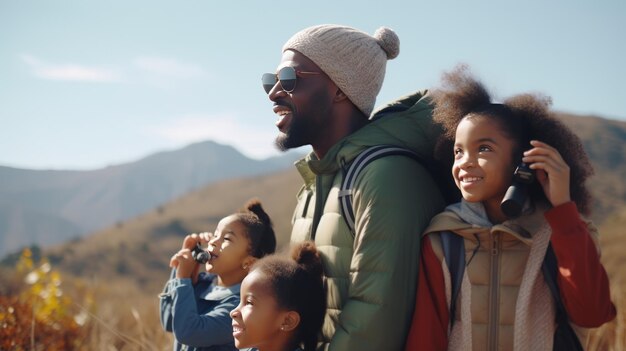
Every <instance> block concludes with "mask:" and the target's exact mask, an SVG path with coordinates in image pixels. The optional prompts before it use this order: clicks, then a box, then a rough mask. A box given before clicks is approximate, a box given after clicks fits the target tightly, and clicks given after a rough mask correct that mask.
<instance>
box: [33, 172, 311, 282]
mask: <svg viewBox="0 0 626 351" xmlns="http://www.w3.org/2000/svg"><path fill="white" fill-rule="evenodd" d="M301 183H302V179H301V178H300V176H299V174H298V173H297V171H296V170H295V169H289V170H285V171H281V172H278V173H272V174H268V175H263V176H259V177H254V178H239V179H233V180H227V181H221V182H217V183H214V184H211V185H209V186H206V187H203V188H201V189H199V190H196V191H194V192H192V193H189V194H187V195H184V196H182V197H180V198H177V199H175V200H174V201H172V202H170V203H168V204H166V205H163V206H159V207H158V208H156V209H154V210H153V211H150V212H147V213H144V214H143V215H141V216H138V217H135V218H133V219H131V220H128V221H126V222H120V223H118V224H117V225H114V226H111V227H109V228H107V229H105V230H102V231H99V232H97V233H95V234H94V235H91V236H89V237H87V238H84V239H80V240H75V241H72V242H70V243H66V244H63V245H59V246H57V247H53V248H50V249H48V250H46V251H45V254H46V256H48V257H49V258H50V260H51V263H52V264H53V265H55V266H57V267H59V268H61V269H62V270H63V271H66V272H71V273H72V274H73V275H76V276H82V277H90V279H91V280H95V281H98V282H102V281H109V280H111V279H122V280H130V281H133V282H134V283H138V284H140V286H142V289H144V291H146V292H156V291H158V290H159V289H160V288H161V287H162V286H161V284H162V283H163V281H164V280H163V279H165V277H166V276H167V270H168V268H167V264H168V262H169V258H170V257H171V255H173V254H174V253H175V252H176V251H178V250H179V249H180V245H181V242H182V238H183V237H184V236H185V235H187V234H189V233H194V232H202V231H213V230H214V229H215V227H216V226H217V222H218V221H219V220H220V219H221V218H223V217H224V216H226V215H228V214H231V213H233V212H235V211H236V210H237V209H239V208H241V207H242V206H243V204H244V203H245V202H246V201H247V200H248V199H250V198H251V197H258V198H260V199H261V201H262V204H263V206H264V208H265V209H266V211H267V212H268V213H269V215H270V216H271V218H272V220H273V222H274V228H275V231H276V234H277V239H278V242H279V244H280V245H283V244H285V243H287V242H288V240H289V239H288V238H289V233H290V230H291V229H290V228H291V223H290V221H291V215H292V211H293V208H294V206H295V204H296V193H297V191H298V189H299V187H300V186H301Z"/></svg>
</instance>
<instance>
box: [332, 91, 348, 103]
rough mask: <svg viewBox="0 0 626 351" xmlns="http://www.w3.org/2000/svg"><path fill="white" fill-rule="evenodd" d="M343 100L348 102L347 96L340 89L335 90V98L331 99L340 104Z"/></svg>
mask: <svg viewBox="0 0 626 351" xmlns="http://www.w3.org/2000/svg"><path fill="white" fill-rule="evenodd" d="M344 100H348V96H347V95H346V93H344V92H343V91H342V90H341V89H339V88H337V92H336V93H335V98H334V99H333V101H334V102H340V101H344Z"/></svg>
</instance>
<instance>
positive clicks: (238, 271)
mask: <svg viewBox="0 0 626 351" xmlns="http://www.w3.org/2000/svg"><path fill="white" fill-rule="evenodd" d="M206 243H208V244H209V246H208V249H207V251H208V253H210V259H209V260H208V261H207V263H206V264H205V265H204V267H205V268H206V272H200V269H201V267H202V265H201V264H200V263H198V262H197V261H195V260H194V258H193V257H192V250H193V248H194V247H196V245H198V244H206ZM275 247H276V238H275V235H274V230H273V229H272V223H271V221H270V218H269V216H268V215H267V213H265V211H264V210H263V207H262V206H261V203H260V202H259V201H258V200H252V201H250V202H248V204H247V205H246V207H245V209H244V210H243V211H241V212H239V213H235V214H232V215H230V216H227V217H225V218H223V219H222V220H221V221H220V222H219V224H218V225H217V229H216V230H215V233H213V234H209V233H202V234H200V235H198V234H191V235H188V236H187V237H185V239H184V240H183V246H182V249H181V250H180V251H179V252H178V253H176V254H175V255H174V256H173V257H172V259H171V260H170V266H171V267H172V268H174V269H173V270H172V276H171V278H170V280H169V281H168V282H167V284H166V285H165V289H164V291H163V293H162V294H161V295H160V299H161V301H160V305H161V325H162V326H163V328H164V329H165V330H166V331H169V332H172V333H173V334H174V337H175V341H174V350H181V349H184V350H212V351H215V350H229V351H230V350H237V349H236V348H235V346H234V341H233V335H232V333H233V330H232V326H231V319H230V315H229V313H230V311H231V310H232V309H233V308H235V306H237V304H239V290H240V286H241V281H242V280H243V278H244V277H245V276H246V275H247V274H248V270H249V269H250V267H251V266H252V264H253V263H254V262H255V261H256V260H257V259H258V258H261V257H263V256H265V255H267V254H270V253H273V252H274V249H275Z"/></svg>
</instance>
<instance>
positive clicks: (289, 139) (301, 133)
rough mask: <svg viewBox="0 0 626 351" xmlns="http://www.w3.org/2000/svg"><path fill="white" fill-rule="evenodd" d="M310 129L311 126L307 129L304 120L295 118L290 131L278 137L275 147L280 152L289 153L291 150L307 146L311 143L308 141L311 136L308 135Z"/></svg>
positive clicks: (292, 120)
mask: <svg viewBox="0 0 626 351" xmlns="http://www.w3.org/2000/svg"><path fill="white" fill-rule="evenodd" d="M308 128H311V126H309V127H307V125H306V123H303V119H302V118H297V117H296V116H293V117H292V119H291V125H290V126H289V129H288V130H287V132H286V133H280V134H279V135H278V136H277V137H276V140H275V141H274V145H276V147H277V148H278V150H280V151H287V150H289V149H294V148H297V147H300V146H303V145H307V144H309V143H310V141H308V140H307V139H309V135H308V133H307V129H308Z"/></svg>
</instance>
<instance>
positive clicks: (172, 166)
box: [0, 141, 299, 256]
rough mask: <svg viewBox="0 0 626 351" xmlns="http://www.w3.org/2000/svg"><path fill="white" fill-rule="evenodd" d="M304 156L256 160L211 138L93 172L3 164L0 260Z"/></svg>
mask: <svg viewBox="0 0 626 351" xmlns="http://www.w3.org/2000/svg"><path fill="white" fill-rule="evenodd" d="M298 156H299V155H296V154H294V153H289V154H286V155H283V156H279V157H272V158H268V159H266V160H255V159H251V158H248V157H246V156H244V155H243V154H241V153H240V152H239V151H237V150H236V149H235V148H233V147H232V146H228V145H222V144H219V143H216V142H213V141H205V142H199V143H194V144H191V145H188V146H186V147H184V148H181V149H177V150H172V151H162V152H158V153H155V154H152V155H148V156H146V157H143V158H141V159H139V160H137V161H135V162H129V163H124V164H120V165H114V166H107V167H104V168H100V169H96V170H92V171H72V170H27V169H19V168H13V167H6V166H0V243H1V244H2V245H0V256H1V255H3V254H5V253H7V252H9V251H11V250H16V249H18V248H19V247H21V246H25V245H29V244H31V243H38V244H42V245H49V244H54V243H58V242H60V241H62V240H67V239H69V238H74V237H79V236H83V235H86V234H88V233H89V232H92V231H94V230H98V229H102V228H105V227H106V226H108V225H111V224H114V223H116V222H118V221H123V220H126V219H128V218H131V217H133V216H136V215H139V214H141V213H143V212H146V211H148V210H150V209H152V208H154V207H156V206H158V205H160V204H162V203H165V202H167V201H170V200H172V199H174V198H175V197H177V196H180V195H182V194H184V193H186V192H189V191H192V190H194V189H197V188H199V187H201V186H204V185H206V184H209V183H211V182H215V181H219V180H222V179H228V178H233V177H242V176H250V175H260V174H265V173H268V172H273V171H276V170H279V169H284V168H287V167H289V166H290V165H291V164H292V163H293V161H294V160H295V159H296V157H298ZM27 219H28V220H27ZM42 222H46V223H48V226H46V227H42V226H41V225H39V223H42ZM35 239H37V240H35Z"/></svg>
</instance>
